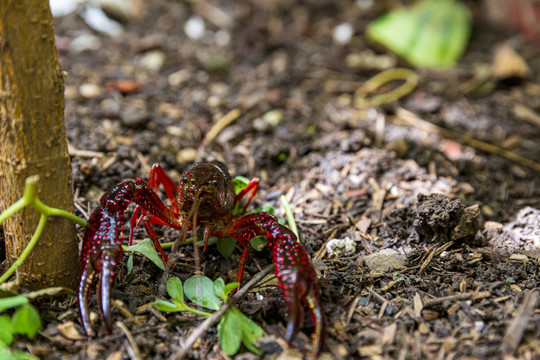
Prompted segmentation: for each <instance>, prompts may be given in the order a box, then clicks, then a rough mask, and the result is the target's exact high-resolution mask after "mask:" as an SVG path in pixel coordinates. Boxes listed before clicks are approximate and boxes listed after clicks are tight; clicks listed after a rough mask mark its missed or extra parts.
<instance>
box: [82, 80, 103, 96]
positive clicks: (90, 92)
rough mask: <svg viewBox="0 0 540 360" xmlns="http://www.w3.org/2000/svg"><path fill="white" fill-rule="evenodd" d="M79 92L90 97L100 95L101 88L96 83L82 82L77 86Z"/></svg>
mask: <svg viewBox="0 0 540 360" xmlns="http://www.w3.org/2000/svg"><path fill="white" fill-rule="evenodd" d="M79 94H81V96H82V97H84V98H87V99H90V98H95V97H98V96H100V95H101V88H100V87H99V86H98V85H96V84H90V83H84V84H82V85H81V86H80V87H79Z"/></svg>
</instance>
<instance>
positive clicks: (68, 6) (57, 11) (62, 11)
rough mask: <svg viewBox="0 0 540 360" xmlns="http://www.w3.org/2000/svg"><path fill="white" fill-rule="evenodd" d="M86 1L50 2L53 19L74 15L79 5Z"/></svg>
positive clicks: (51, 0)
mask: <svg viewBox="0 0 540 360" xmlns="http://www.w3.org/2000/svg"><path fill="white" fill-rule="evenodd" d="M84 1H85V0H49V6H50V7H51V13H52V16H53V17H56V16H64V15H67V14H70V13H72V12H73V11H75V9H76V8H77V5H79V3H82V2H84Z"/></svg>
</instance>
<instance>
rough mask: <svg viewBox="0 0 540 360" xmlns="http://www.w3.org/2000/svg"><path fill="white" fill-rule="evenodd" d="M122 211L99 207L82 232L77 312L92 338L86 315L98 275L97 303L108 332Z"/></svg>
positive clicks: (120, 248)
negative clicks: (78, 311) (91, 291)
mask: <svg viewBox="0 0 540 360" xmlns="http://www.w3.org/2000/svg"><path fill="white" fill-rule="evenodd" d="M122 224H123V221H122V212H121V211H111V210H109V209H106V208H104V207H101V206H100V207H98V208H96V210H94V212H93V213H92V215H91V216H90V219H88V227H87V229H86V232H85V233H84V239H83V248H82V251H81V279H80V281H79V310H80V314H81V321H82V324H83V327H84V331H85V332H86V334H87V335H88V336H91V335H92V327H91V326H90V320H89V316H88V315H89V313H88V300H89V298H90V290H91V288H92V283H93V281H94V279H95V278H96V276H98V274H99V276H100V280H99V285H98V287H97V303H98V306H99V311H100V313H101V315H102V317H103V319H104V322H105V327H106V328H107V332H108V333H109V334H110V333H111V329H112V326H111V316H110V307H111V300H110V299H111V286H112V283H113V281H114V277H115V275H116V274H115V270H116V265H117V263H118V261H119V260H120V255H121V252H122V246H121V245H120V244H121V231H122Z"/></svg>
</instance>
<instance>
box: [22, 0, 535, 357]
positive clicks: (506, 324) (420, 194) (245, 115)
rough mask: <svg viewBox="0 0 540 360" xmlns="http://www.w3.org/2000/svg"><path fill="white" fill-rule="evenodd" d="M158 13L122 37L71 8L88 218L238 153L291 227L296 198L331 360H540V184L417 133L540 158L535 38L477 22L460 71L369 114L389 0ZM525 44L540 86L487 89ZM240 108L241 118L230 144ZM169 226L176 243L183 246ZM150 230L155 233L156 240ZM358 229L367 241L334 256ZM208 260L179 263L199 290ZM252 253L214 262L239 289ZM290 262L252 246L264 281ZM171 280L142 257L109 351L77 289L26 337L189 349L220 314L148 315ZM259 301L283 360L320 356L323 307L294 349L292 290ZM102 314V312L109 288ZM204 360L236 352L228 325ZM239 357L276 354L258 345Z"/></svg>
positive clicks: (209, 341) (62, 27) (147, 6)
mask: <svg viewBox="0 0 540 360" xmlns="http://www.w3.org/2000/svg"><path fill="white" fill-rule="evenodd" d="M137 3H138V4H139V7H137V8H136V9H137V10H136V11H135V12H133V13H128V14H123V16H120V18H122V19H123V22H122V29H123V30H122V32H121V34H119V35H116V36H110V35H107V34H104V33H101V32H99V31H96V30H94V29H92V28H90V27H89V26H88V25H87V24H86V23H85V21H84V20H83V17H82V15H81V11H76V12H73V13H70V14H68V15H65V16H62V17H56V18H55V26H56V34H57V46H58V48H59V55H60V62H61V65H62V68H63V70H65V71H66V72H67V77H66V80H65V86H66V103H65V108H66V111H65V117H66V128H67V134H68V141H69V144H70V152H71V155H72V166H73V182H74V192H75V197H76V203H77V214H78V215H79V216H81V217H88V215H89V213H90V211H91V209H92V208H94V207H95V206H96V204H97V201H98V199H99V197H100V195H101V194H102V193H103V192H104V191H106V190H107V189H108V188H110V187H111V186H113V185H115V184H117V183H119V182H120V181H122V180H123V179H126V178H131V177H145V178H146V177H147V176H148V174H149V170H150V167H151V164H153V163H160V164H161V166H162V167H163V168H164V169H165V170H166V171H167V173H168V174H170V175H171V177H172V178H173V179H174V180H175V181H178V180H179V178H180V175H181V173H182V172H183V170H184V169H185V168H186V167H187V166H188V165H189V164H190V163H192V162H194V161H196V160H219V161H222V162H223V163H225V164H227V166H228V167H229V169H230V171H231V173H232V174H233V175H243V176H245V177H248V178H251V177H259V178H260V179H261V186H260V189H259V191H258V194H257V197H256V198H255V199H254V201H253V205H252V206H253V207H258V206H261V205H271V206H275V207H276V209H277V211H278V214H279V215H283V213H282V210H281V207H280V205H279V196H280V195H286V196H287V198H288V200H289V202H290V203H291V204H292V207H293V211H294V216H295V219H296V222H297V224H298V227H299V232H300V234H301V236H300V237H301V241H302V243H303V244H304V246H305V247H306V249H307V250H308V252H309V253H310V254H311V255H312V257H313V259H314V263H315V265H316V267H317V269H318V271H319V283H320V288H321V292H322V301H323V304H324V312H325V314H326V317H327V320H328V328H327V337H326V345H325V349H324V352H323V354H322V355H321V358H335V359H354V358H363V357H365V358H374V359H375V358H377V359H379V358H385V359H395V358H399V359H435V358H437V359H453V358H456V359H458V358H459V359H465V358H467V359H473V358H475V359H497V358H500V359H502V358H503V357H505V356H507V357H505V358H507V359H510V358H513V357H515V358H521V359H540V301H538V288H539V286H540V277H539V276H538V271H539V265H540V230H539V229H540V210H539V209H540V187H539V186H538V184H539V182H540V172H538V171H535V170H533V169H531V168H530V167H528V166H525V165H523V164H522V163H520V162H519V161H515V160H511V159H508V158H507V157H504V156H501V155H498V154H495V153H493V152H489V151H482V150H481V149H479V148H477V147H472V146H471V143H470V142H467V141H463V137H462V138H459V137H452V136H448V135H447V134H448V133H440V132H438V131H426V129H425V127H423V126H421V125H419V124H421V123H420V122H417V123H414V122H413V124H412V125H411V124H410V123H406V122H405V121H403V118H404V117H405V116H404V115H403V114H409V115H410V114H412V115H413V117H416V118H418V119H423V120H426V121H429V122H430V123H432V124H435V125H437V126H439V127H441V128H444V129H448V130H451V131H453V132H457V133H460V134H465V135H466V137H467V139H476V140H480V141H483V142H485V143H489V144H493V145H496V146H498V147H500V148H504V149H505V150H507V151H508V152H510V153H512V154H518V155H519V156H521V157H523V158H526V159H529V160H531V161H532V162H535V161H536V162H539V161H540V147H539V146H538V141H539V140H540V126H538V122H536V123H535V122H534V121H538V120H537V119H538V118H539V117H538V115H536V111H539V110H540V96H539V95H540V86H539V85H538V80H540V78H539V74H540V57H538V52H537V51H536V49H535V47H534V46H532V45H530V44H527V43H523V42H520V41H519V38H518V37H517V36H516V35H515V34H512V33H507V32H505V31H503V30H501V29H496V28H492V27H490V26H488V25H486V24H483V23H481V21H479V20H477V21H476V22H475V26H474V29H473V33H472V39H471V42H470V45H469V47H468V49H467V52H466V54H465V56H464V57H463V59H462V60H461V61H460V63H459V64H458V65H457V66H456V67H455V68H452V69H448V70H444V71H428V70H422V71H417V73H418V74H419V76H420V82H419V85H418V86H417V87H416V89H415V90H414V91H413V92H412V93H411V94H409V95H408V96H406V97H404V98H402V99H400V100H398V101H395V102H393V103H390V104H386V105H382V106H374V107H369V108H365V109H358V108H355V107H354V106H353V105H354V93H355V91H356V89H358V88H359V87H360V86H361V85H362V84H363V83H364V82H365V81H366V80H367V79H369V78H370V77H371V76H373V75H375V74H376V73H378V72H380V69H378V68H377V66H379V65H380V64H378V62H380V61H382V59H384V58H385V57H388V55H387V53H386V52H384V50H382V49H381V48H379V47H377V46H376V45H374V44H372V43H369V42H368V41H366V40H365V39H364V37H363V34H364V30H365V27H366V25H367V24H368V23H369V21H371V20H373V19H374V18H376V17H377V16H378V15H380V14H382V13H383V12H384V11H386V10H387V8H386V7H385V3H386V2H375V3H376V4H375V5H373V6H372V7H370V8H368V9H363V8H362V7H361V6H359V5H358V4H360V3H362V2H361V1H359V2H353V1H345V0H328V1H326V0H317V1H315V0H313V1H311V0H310V1H298V2H296V1H289V0H280V1H260V0H257V1H251V2H234V1H220V0H218V1H211V2H205V1H202V2H179V1H164V0H156V1H152V2H148V3H147V2H144V1H140V2H137ZM469 5H470V6H471V8H472V9H473V10H474V9H475V6H477V5H476V2H471V3H470V4H469ZM476 10H478V9H476ZM193 15H199V16H200V17H201V18H202V19H203V21H204V22H205V24H206V32H205V33H204V35H203V37H202V38H200V39H190V38H189V37H188V36H187V35H186V33H185V32H184V26H185V24H186V22H187V21H188V19H190V18H191V17H192V16H193ZM117 17H118V14H117ZM343 22H350V23H351V24H352V26H353V28H354V36H353V38H352V40H351V41H350V42H349V43H348V44H345V45H342V44H338V43H336V42H335V41H333V37H332V36H333V35H332V32H333V29H334V28H335V27H336V26H337V25H339V24H341V23H343ZM81 35H92V36H94V38H92V39H93V40H92V41H96V40H97V41H98V42H99V45H98V46H97V47H96V48H92V46H90V45H87V46H88V47H89V48H87V49H86V50H82V51H81V50H80V49H79V48H77V47H76V46H75V45H74V43H75V44H76V42H75V40H76V39H78V41H82V40H81ZM83 40H84V38H83ZM504 41H511V43H512V44H513V45H514V46H515V47H516V50H517V52H518V53H519V54H521V55H522V56H523V57H524V59H525V61H526V62H527V63H528V65H529V66H530V68H531V74H532V75H531V77H530V78H529V79H528V80H525V81H520V82H517V83H513V84H507V83H501V82H492V83H491V85H493V86H492V87H491V88H489V89H487V90H482V91H480V90H478V91H477V89H474V91H465V90H464V89H465V88H466V87H465V86H464V84H466V85H468V84H470V81H471V79H473V78H474V76H475V74H476V72H475V71H476V70H475V69H477V68H478V66H479V65H489V64H490V63H491V61H492V57H493V52H494V50H495V48H496V47H497V46H498V45H499V44H500V43H501V42H504ZM83 43H84V42H83ZM368 49H370V50H372V51H374V52H375V53H376V54H378V55H379V56H381V60H380V61H376V63H375V64H373V63H372V64H371V65H368V66H367V67H366V68H361V69H358V68H351V67H349V66H347V63H346V58H347V56H348V55H350V54H360V53H362V51H365V50H368ZM398 64H401V62H400V61H399V60H398ZM386 90H388V89H386ZM235 109H238V110H239V111H240V115H239V116H238V118H237V119H235V120H234V121H233V122H232V123H231V124H229V125H228V126H226V127H224V128H223V129H222V130H221V131H219V132H218V133H217V136H216V137H215V138H213V139H208V138H207V136H208V133H209V131H210V130H211V129H214V131H215V124H216V123H217V122H218V120H219V119H221V118H223V117H224V116H225V115H226V114H228V113H229V112H230V111H232V110H235ZM404 109H406V110H407V111H408V113H404ZM523 109H525V110H526V111H524V110H523ZM527 111H528V112H527ZM524 113H526V114H528V115H523V114H524ZM531 114H532V115H531ZM531 119H532V120H531ZM278 121H279V123H277V124H276V122H278ZM442 134H444V135H445V136H443V135H442ZM205 139H206V140H205ZM484 150H485V149H484ZM158 230H159V233H160V235H162V236H163V237H164V238H166V239H168V240H169V241H170V240H174V239H175V238H176V236H177V235H178V233H177V232H174V231H171V230H167V229H158ZM81 234H82V230H81ZM144 236H145V234H144V233H143V232H142V231H141V232H137V240H140V239H142V238H144ZM347 238H348V239H350V240H353V241H352V242H350V241H349V242H348V243H347V244H352V249H351V246H349V245H348V246H349V248H347V246H344V247H342V248H340V249H341V253H339V252H338V253H336V252H335V251H336V250H334V249H336V247H335V246H334V245H333V246H331V247H329V248H331V249H332V250H331V251H329V250H327V244H329V243H332V244H334V243H335V242H334V241H333V240H334V239H338V245H337V246H338V248H339V246H340V245H339V244H341V243H339V241H341V240H344V239H347ZM342 243H343V244H345V243H346V242H342ZM192 250H193V249H192V247H191V246H184V247H182V248H181V249H180V250H179V252H178V254H175V255H172V256H173V258H174V259H176V260H177V261H178V262H179V265H177V266H176V267H175V268H174V271H173V273H174V275H176V276H179V277H180V278H181V279H182V280H185V279H187V278H188V277H190V276H191V275H193V273H194V271H195V270H194V269H195V261H194V255H193V251H192ZM240 253H241V251H240V250H239V249H237V250H236V251H235V252H234V253H233V254H232V255H231V256H230V257H228V258H224V257H222V256H221V255H220V254H219V252H218V251H217V249H216V247H215V246H214V247H210V248H209V249H208V250H207V251H206V252H204V253H202V254H201V266H202V271H203V272H204V273H205V274H206V275H207V276H208V277H210V278H212V279H216V278H218V277H222V278H224V280H225V281H234V279H235V278H236V269H237V267H238V261H239V257H240ZM271 258H272V257H271V253H270V250H268V249H266V250H264V251H262V252H252V255H251V257H250V261H249V262H248V265H247V267H246V273H245V276H244V281H247V280H249V279H250V278H251V277H253V276H254V275H255V274H257V273H258V272H259V271H260V270H261V269H262V268H264V267H265V266H267V265H268V264H270V262H271ZM126 259H127V256H126V257H125V258H124V260H126ZM367 264H369V266H368V265H367ZM160 278H161V271H160V270H159V269H158V268H157V267H155V266H154V265H153V264H152V263H150V262H149V261H147V260H145V259H144V258H143V257H141V256H136V257H135V265H134V269H133V270H132V271H131V272H127V269H126V267H125V261H124V262H123V263H122V264H121V265H120V268H119V270H118V276H117V280H116V282H115V287H114V290H113V292H112V297H113V298H114V299H116V300H117V301H116V303H115V304H116V306H115V309H114V311H113V317H114V320H115V321H120V322H121V323H123V324H124V326H125V329H126V330H124V331H123V330H121V329H120V328H119V327H115V328H114V331H113V334H112V336H109V337H107V336H106V334H105V331H104V329H103V328H102V326H101V324H100V321H99V318H97V317H93V322H94V329H95V330H96V331H97V333H98V337H96V338H91V339H88V338H87V337H86V336H84V335H83V330H82V327H81V325H80V322H79V319H78V309H77V301H76V298H75V297H70V298H66V297H59V298H55V299H52V300H50V299H46V300H42V301H39V302H37V303H36V306H37V308H38V310H39V312H40V315H41V317H42V320H43V326H42V330H41V331H40V332H39V335H38V336H37V337H36V339H34V340H32V341H28V340H27V339H25V338H23V337H20V338H17V340H16V342H15V345H14V346H16V347H18V348H21V349H25V350H27V351H30V352H32V353H34V354H36V355H37V356H39V357H40V358H43V359H59V358H75V359H79V358H80V359H98V358H107V359H127V358H137V356H138V357H139V358H144V359H147V358H154V359H166V358H169V357H171V356H172V355H173V354H175V353H177V351H179V349H180V348H181V347H182V344H183V342H184V341H185V339H186V337H187V336H188V335H189V334H190V333H192V332H193V331H194V329H195V328H197V326H199V325H200V323H201V321H202V320H201V319H199V318H197V317H196V316H190V315H187V314H185V313H177V314H161V313H159V312H157V311H151V310H148V309H147V307H144V305H145V304H148V303H150V302H152V301H153V300H155V296H156V293H157V286H158V284H159V282H160ZM257 292H258V294H255V293H250V294H248V295H246V296H245V297H244V298H243V299H242V300H241V301H240V302H239V304H238V307H239V309H240V310H242V311H243V312H245V313H246V314H247V315H248V316H250V318H251V319H252V320H253V321H255V322H256V323H257V324H259V325H260V326H262V327H263V328H264V329H265V331H266V332H267V333H268V334H269V336H268V337H267V338H265V339H263V340H262V341H261V344H260V345H261V349H262V350H263V353H264V354H263V356H262V358H265V359H274V358H277V357H278V356H287V357H283V358H291V359H292V358H294V359H297V358H298V359H299V358H302V356H305V357H309V356H310V355H309V354H310V353H311V338H310V336H311V334H312V332H313V324H312V322H311V319H309V316H307V317H306V321H305V324H304V325H303V327H302V330H301V332H300V334H299V335H298V337H297V339H296V340H295V342H294V344H293V345H294V348H295V349H296V350H295V351H291V350H287V346H286V344H285V343H284V340H283V336H284V333H285V325H286V321H287V313H286V305H285V303H284V300H283V297H282V295H281V293H280V291H279V290H278V289H277V288H275V287H272V286H268V287H266V288H265V289H262V290H261V289H259V290H257ZM261 299H262V300H261ZM90 308H91V310H92V311H93V312H95V313H97V305H96V301H95V296H92V297H91V301H90ZM119 309H120V310H119ZM188 358H192V359H226V358H228V357H227V356H226V355H225V354H224V353H223V352H222V351H221V350H220V347H219V344H218V339H217V331H216V329H215V328H212V329H210V330H209V331H208V332H207V333H206V334H205V335H203V336H202V337H200V338H199V339H198V341H197V342H196V343H195V345H194V346H193V347H192V348H191V349H190V350H189V351H188ZM235 358H236V359H254V358H258V356H255V355H253V354H250V353H248V352H246V350H245V349H243V348H242V349H241V352H240V354H239V355H236V356H235Z"/></svg>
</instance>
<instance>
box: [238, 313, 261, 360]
mask: <svg viewBox="0 0 540 360" xmlns="http://www.w3.org/2000/svg"><path fill="white" fill-rule="evenodd" d="M231 310H236V311H237V312H238V314H237V316H238V319H239V320H240V322H241V324H242V334H243V335H242V343H243V344H244V346H245V347H246V348H247V349H248V350H249V351H251V352H252V353H254V354H257V355H261V354H262V353H261V352H260V351H259V349H257V348H256V347H255V345H253V343H254V342H256V341H257V340H259V339H260V338H261V337H263V336H264V330H263V329H262V328H261V327H260V326H259V325H257V324H256V323H255V322H253V321H252V320H251V319H250V318H248V317H247V316H246V315H244V313H242V312H241V311H240V310H238V309H234V308H233V309H231Z"/></svg>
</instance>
